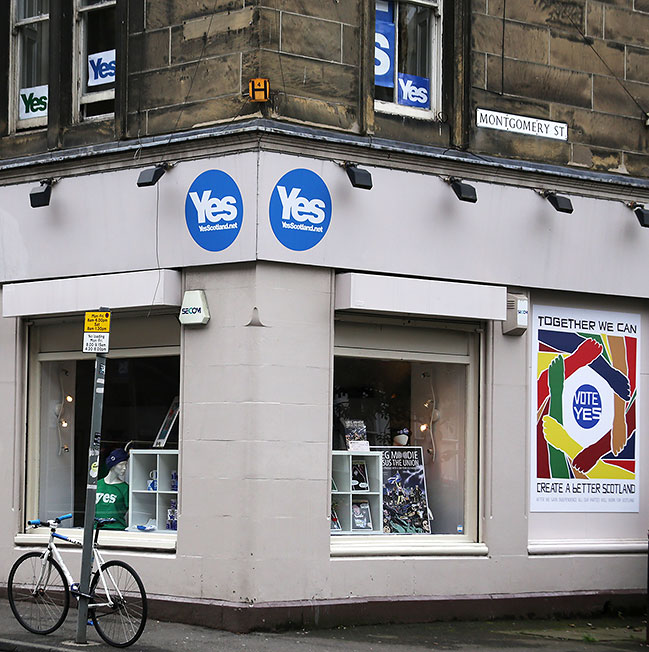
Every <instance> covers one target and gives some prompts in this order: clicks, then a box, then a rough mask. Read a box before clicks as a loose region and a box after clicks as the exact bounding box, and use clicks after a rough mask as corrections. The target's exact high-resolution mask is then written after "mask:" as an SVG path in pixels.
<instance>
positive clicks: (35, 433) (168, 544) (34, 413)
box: [14, 338, 182, 550]
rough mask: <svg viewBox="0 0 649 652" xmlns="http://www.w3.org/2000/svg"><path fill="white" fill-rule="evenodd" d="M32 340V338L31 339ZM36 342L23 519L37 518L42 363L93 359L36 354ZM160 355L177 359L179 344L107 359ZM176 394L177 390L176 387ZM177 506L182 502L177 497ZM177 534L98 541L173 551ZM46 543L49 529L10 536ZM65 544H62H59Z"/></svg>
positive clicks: (113, 534)
mask: <svg viewBox="0 0 649 652" xmlns="http://www.w3.org/2000/svg"><path fill="white" fill-rule="evenodd" d="M34 339H36V338H34ZM37 348H38V343H37V342H36V341H32V350H30V351H29V373H28V377H29V392H28V393H29V397H28V411H27V452H26V456H27V466H26V475H25V487H24V491H25V500H24V503H25V510H24V513H25V514H26V515H27V518H31V516H32V515H36V516H34V517H35V518H37V517H38V516H37V513H38V508H39V491H40V423H41V405H40V402H41V401H40V395H41V364H42V363H43V362H57V361H61V362H64V361H66V362H67V361H74V362H76V361H78V360H93V359H94V358H95V356H94V355H93V354H87V353H80V352H79V351H56V352H37V351H36V350H35V349H37ZM162 356H180V345H178V346H175V345H174V346H170V345H162V346H155V347H141V348H126V349H112V350H111V351H110V352H109V353H108V354H106V357H107V358H145V357H162ZM179 391H180V387H179ZM178 499H179V507H180V501H181V500H182V497H181V494H180V493H179V494H178ZM59 532H60V533H61V534H63V535H65V536H69V537H71V538H73V539H76V540H81V541H82V540H83V531H82V530H79V529H78V528H65V527H61V528H59ZM177 538H178V535H177V532H176V531H174V532H148V533H147V534H146V536H143V535H142V534H141V533H137V532H124V531H110V530H105V531H104V532H102V535H101V540H102V543H103V545H104V546H106V547H112V548H133V549H146V550H152V549H154V550H175V548H176V541H177ZM48 540H49V530H48V529H47V528H38V529H36V530H29V531H27V532H19V533H18V534H16V535H15V536H14V543H15V544H18V545H34V544H38V545H43V544H46V543H47V541H48ZM62 545H66V544H62Z"/></svg>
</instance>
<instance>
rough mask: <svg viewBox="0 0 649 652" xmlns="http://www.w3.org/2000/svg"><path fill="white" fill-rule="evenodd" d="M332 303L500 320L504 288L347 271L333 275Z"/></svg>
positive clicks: (355, 308)
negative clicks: (334, 285) (334, 290)
mask: <svg viewBox="0 0 649 652" xmlns="http://www.w3.org/2000/svg"><path fill="white" fill-rule="evenodd" d="M334 307H335V309H336V310H343V311H348V310H349V311H370V312H373V313H374V312H378V313H384V314H412V315H422V316H431V317H432V316H434V317H453V318H456V319H457V318H459V319H484V320H504V319H505V318H506V316H507V288H505V287H500V286H495V285H478V284H475V283H454V282H450V281H435V280H428V279H416V278H404V277H399V276H382V275H378V274H358V273H353V272H351V273H344V274H338V275H337V276H336V295H335V301H334Z"/></svg>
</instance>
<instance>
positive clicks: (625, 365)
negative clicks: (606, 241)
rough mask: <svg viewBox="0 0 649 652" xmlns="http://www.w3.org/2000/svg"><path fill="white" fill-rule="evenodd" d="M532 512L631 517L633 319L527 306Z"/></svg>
mask: <svg viewBox="0 0 649 652" xmlns="http://www.w3.org/2000/svg"><path fill="white" fill-rule="evenodd" d="M532 324H533V328H532V332H533V339H532V373H533V379H532V380H533V383H532V386H533V392H532V394H533V396H532V433H531V434H532V446H531V447H530V448H531V474H530V475H531V487H530V509H531V511H533V512H637V511H638V509H639V495H638V493H639V492H638V489H639V483H638V460H639V458H638V447H639V441H638V432H639V430H638V397H639V388H638V381H639V376H640V370H639V368H638V367H639V361H640V317H639V315H634V314H626V313H612V312H600V311H588V310H577V309H575V310H572V309H568V308H557V307H548V306H535V307H534V309H533V315H532Z"/></svg>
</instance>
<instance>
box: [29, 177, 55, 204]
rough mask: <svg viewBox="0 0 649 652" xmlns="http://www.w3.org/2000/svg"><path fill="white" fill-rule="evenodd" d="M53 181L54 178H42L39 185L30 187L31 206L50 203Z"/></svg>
mask: <svg viewBox="0 0 649 652" xmlns="http://www.w3.org/2000/svg"><path fill="white" fill-rule="evenodd" d="M54 183H55V181H54V179H43V180H42V181H41V185H40V186H37V187H36V188H32V189H31V190H30V191H29V203H30V205H31V207H32V208H41V207H42V206H49V205H50V197H51V195H52V186H53V185H54Z"/></svg>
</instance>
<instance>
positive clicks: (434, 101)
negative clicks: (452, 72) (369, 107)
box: [374, 0, 442, 119]
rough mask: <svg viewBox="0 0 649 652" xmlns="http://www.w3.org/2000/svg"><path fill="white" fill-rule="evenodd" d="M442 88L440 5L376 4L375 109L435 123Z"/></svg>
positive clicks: (414, 1) (387, 0)
mask: <svg viewBox="0 0 649 652" xmlns="http://www.w3.org/2000/svg"><path fill="white" fill-rule="evenodd" d="M441 86H442V0H409V1H408V2H402V1H401V0H376V25H375V35H374V99H375V108H376V110H377V111H383V112H386V113H399V114H405V115H411V116H415V117H420V118H429V119H430V118H433V117H434V116H435V115H436V114H437V113H438V112H439V111H441V95H442V94H441Z"/></svg>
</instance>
